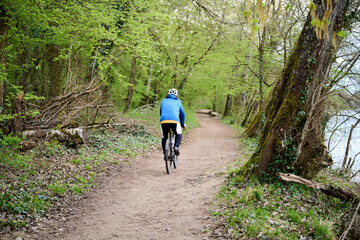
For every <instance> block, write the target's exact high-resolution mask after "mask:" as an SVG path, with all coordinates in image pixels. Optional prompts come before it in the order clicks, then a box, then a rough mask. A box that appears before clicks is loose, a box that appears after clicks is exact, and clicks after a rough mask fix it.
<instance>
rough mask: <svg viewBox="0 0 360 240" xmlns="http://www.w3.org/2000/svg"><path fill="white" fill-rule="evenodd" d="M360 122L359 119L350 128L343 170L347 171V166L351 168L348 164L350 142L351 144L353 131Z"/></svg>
mask: <svg viewBox="0 0 360 240" xmlns="http://www.w3.org/2000/svg"><path fill="white" fill-rule="evenodd" d="M359 122H360V119H358V120H357V121H356V123H355V124H354V125H352V126H351V128H350V133H349V137H348V140H347V144H346V150H345V156H344V160H343V164H342V167H341V168H342V169H345V166H346V165H348V166H349V164H347V162H348V156H349V150H350V142H351V138H352V134H353V131H354V129H355V128H356V126H357V125H358V124H359ZM350 162H351V158H350V159H349V163H350Z"/></svg>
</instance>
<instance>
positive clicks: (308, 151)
mask: <svg viewBox="0 0 360 240" xmlns="http://www.w3.org/2000/svg"><path fill="white" fill-rule="evenodd" d="M314 3H315V4H316V7H317V8H316V9H317V10H316V15H317V16H318V18H319V19H322V18H323V16H324V14H325V13H328V12H329V9H327V6H329V4H328V1H326V2H325V4H324V5H323V4H322V0H316V1H314ZM348 3H349V1H348V0H338V1H336V0H332V11H331V15H330V17H329V19H328V20H329V21H330V24H329V29H328V30H327V32H326V33H325V35H326V36H324V37H323V38H321V39H319V38H317V34H316V31H315V28H314V27H313V26H312V24H311V21H312V20H313V19H312V17H311V15H310V13H309V15H308V17H307V20H306V23H305V25H304V28H303V30H302V32H301V35H300V37H299V39H298V41H297V43H296V45H295V47H294V50H293V51H292V54H291V56H290V57H289V60H288V62H287V64H286V65H285V67H284V69H283V71H282V73H281V75H280V77H279V79H278V80H277V82H276V85H275V86H274V88H273V91H272V93H271V96H270V99H269V101H268V103H267V105H266V108H265V113H266V121H265V125H264V128H263V131H262V133H261V136H260V139H259V145H258V148H257V151H256V152H255V153H254V154H253V155H252V156H251V158H250V159H249V161H248V162H247V163H246V164H245V166H244V169H243V170H245V172H247V173H252V174H255V175H256V176H258V177H260V176H261V175H262V174H263V173H264V172H267V173H270V174H276V172H278V171H283V170H287V167H290V166H291V165H292V163H293V162H294V155H296V152H297V151H296V148H297V145H298V142H299V140H300V136H301V135H302V131H303V130H304V129H303V127H304V123H305V122H306V120H307V117H309V116H308V114H309V112H310V110H311V108H312V107H313V104H314V102H313V99H314V98H313V96H314V95H315V94H318V93H319V91H320V93H321V95H320V98H319V99H320V100H319V101H317V102H316V104H317V105H316V113H315V114H313V115H312V116H310V117H311V119H310V120H311V121H309V126H308V129H307V130H306V131H308V132H307V134H306V137H305V139H304V141H303V144H302V146H301V148H302V149H301V151H300V155H299V156H297V157H296V164H295V165H294V166H293V167H294V170H295V171H296V172H297V174H298V175H300V176H303V177H307V178H310V179H311V178H312V177H313V176H314V175H315V174H316V173H317V172H318V171H319V170H320V169H321V168H323V167H324V166H326V165H327V164H329V163H331V158H330V157H329V155H328V154H327V151H326V147H325V145H324V143H323V142H324V135H323V132H322V124H321V121H322V117H323V112H324V107H323V106H324V99H325V97H324V96H325V92H326V89H325V85H324V84H322V83H323V82H324V81H325V80H326V79H327V77H328V74H329V70H330V67H331V64H332V62H333V57H334V54H335V52H336V49H334V45H333V43H332V41H331V39H332V37H327V35H329V36H333V35H335V34H336V33H337V32H339V31H340V30H342V28H343V21H344V16H345V12H346V6H347V4H348ZM255 120H259V119H255ZM294 148H295V150H294ZM289 153H291V154H292V156H290V157H289ZM269 166H270V168H269Z"/></svg>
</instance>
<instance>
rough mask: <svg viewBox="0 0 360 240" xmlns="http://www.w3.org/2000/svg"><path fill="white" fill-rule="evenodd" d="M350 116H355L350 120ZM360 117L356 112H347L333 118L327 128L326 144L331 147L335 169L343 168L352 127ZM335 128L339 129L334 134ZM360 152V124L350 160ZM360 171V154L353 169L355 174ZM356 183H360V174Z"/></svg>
mask: <svg viewBox="0 0 360 240" xmlns="http://www.w3.org/2000/svg"><path fill="white" fill-rule="evenodd" d="M348 116H354V117H352V118H349V119H348ZM359 117H360V114H359V113H357V114H356V112H354V111H345V112H342V113H341V116H335V117H333V118H332V119H331V120H330V122H329V124H328V126H327V130H326V134H325V138H326V142H325V143H326V145H327V146H328V147H329V148H328V149H329V151H330V155H331V156H332V158H333V161H334V165H333V168H334V169H337V168H341V166H342V163H343V159H344V156H345V150H346V145H347V141H348V137H349V133H350V129H351V126H352V125H354V124H355V123H356V121H357V119H356V118H359ZM347 119H348V120H347ZM345 120H347V121H345ZM344 121H345V122H344ZM343 122H344V123H343ZM341 123H343V124H341ZM340 124H341V125H340ZM339 125H340V126H339ZM338 126H339V127H338ZM335 128H337V129H336V130H335V132H334V133H332V132H333V131H334V129H335ZM329 139H330V142H329ZM359 152H360V124H358V125H357V127H356V128H355V129H354V130H353V134H352V138H351V142H350V150H349V154H348V158H352V159H354V157H355V155H356V154H358V153H359ZM358 170H360V154H359V155H358V156H357V157H356V161H355V164H354V165H353V167H352V171H353V172H356V171H358ZM356 181H357V182H358V181H360V173H358V175H357V177H356Z"/></svg>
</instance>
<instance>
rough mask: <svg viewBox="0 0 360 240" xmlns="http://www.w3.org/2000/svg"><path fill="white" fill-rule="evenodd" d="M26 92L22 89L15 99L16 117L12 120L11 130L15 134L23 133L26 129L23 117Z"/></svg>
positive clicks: (14, 112) (14, 109)
mask: <svg viewBox="0 0 360 240" xmlns="http://www.w3.org/2000/svg"><path fill="white" fill-rule="evenodd" d="M23 98H24V92H23V91H21V92H20V93H19V95H18V96H17V98H16V99H15V101H14V105H13V114H14V119H13V120H12V124H11V128H12V129H11V130H12V132H13V133H14V135H18V134H21V133H22V132H23V131H24V122H23V118H22V111H23V109H24V99H23Z"/></svg>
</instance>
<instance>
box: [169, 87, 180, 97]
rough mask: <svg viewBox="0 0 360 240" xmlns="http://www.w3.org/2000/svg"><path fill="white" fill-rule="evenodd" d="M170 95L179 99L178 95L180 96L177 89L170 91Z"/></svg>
mask: <svg viewBox="0 0 360 240" xmlns="http://www.w3.org/2000/svg"><path fill="white" fill-rule="evenodd" d="M170 94H172V95H174V96H175V97H177V96H178V94H179V92H178V90H176V89H175V88H172V89H170V90H169V91H168V95H170Z"/></svg>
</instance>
